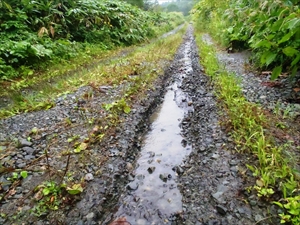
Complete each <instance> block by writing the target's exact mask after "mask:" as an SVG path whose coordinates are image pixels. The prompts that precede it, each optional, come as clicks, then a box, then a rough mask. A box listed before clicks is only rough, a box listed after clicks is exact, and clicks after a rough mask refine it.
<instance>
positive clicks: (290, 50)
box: [282, 46, 299, 57]
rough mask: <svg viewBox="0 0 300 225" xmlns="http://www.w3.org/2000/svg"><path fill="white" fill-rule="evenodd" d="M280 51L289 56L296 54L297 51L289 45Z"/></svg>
mask: <svg viewBox="0 0 300 225" xmlns="http://www.w3.org/2000/svg"><path fill="white" fill-rule="evenodd" d="M282 52H283V53H284V54H285V55H286V56H289V57H291V56H293V55H296V54H298V53H299V52H298V51H297V50H296V49H294V48H292V47H290V46H288V47H286V48H284V49H282Z"/></svg>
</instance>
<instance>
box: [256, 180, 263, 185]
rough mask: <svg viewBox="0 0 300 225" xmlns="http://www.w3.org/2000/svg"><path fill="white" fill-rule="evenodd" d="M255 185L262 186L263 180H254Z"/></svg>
mask: <svg viewBox="0 0 300 225" xmlns="http://www.w3.org/2000/svg"><path fill="white" fill-rule="evenodd" d="M256 185H257V186H259V187H262V186H264V182H263V181H262V180H256Z"/></svg>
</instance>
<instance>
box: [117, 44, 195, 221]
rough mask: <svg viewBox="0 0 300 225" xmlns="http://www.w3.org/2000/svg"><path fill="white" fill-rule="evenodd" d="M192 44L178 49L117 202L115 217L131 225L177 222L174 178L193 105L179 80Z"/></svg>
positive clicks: (179, 205)
mask: <svg viewBox="0 0 300 225" xmlns="http://www.w3.org/2000/svg"><path fill="white" fill-rule="evenodd" d="M191 41H192V39H191V38H189V39H187V41H186V42H185V43H184V44H183V45H182V46H181V50H182V54H181V56H180V58H179V59H178V64H177V67H178V68H179V70H178V71H177V73H175V74H173V75H172V76H173V80H174V81H173V83H172V84H171V85H170V86H169V87H168V90H167V92H166V94H165V96H164V100H163V103H162V104H161V105H160V106H159V107H158V108H157V110H156V112H155V113H154V114H153V115H152V116H151V118H150V122H151V128H150V131H149V132H148V134H146V135H145V137H144V139H143V142H142V148H141V152H140V156H139V159H138V160H137V168H136V169H135V170H134V172H133V173H132V174H131V175H130V176H131V177H130V178H129V179H130V180H131V182H130V183H129V184H128V185H127V190H128V192H127V193H125V194H124V195H123V196H122V197H121V199H120V207H119V209H118V212H117V213H116V214H115V217H117V218H120V217H125V218H126V220H127V221H128V222H130V223H131V224H138V225H142V224H161V223H168V222H169V221H173V220H175V219H176V216H177V215H178V214H180V213H181V211H182V196H181V193H180V191H179V189H178V188H177V177H178V175H179V174H180V173H181V172H182V168H181V164H182V161H183V159H184V157H185V156H186V155H187V154H189V153H190V152H191V150H192V149H191V146H190V145H188V144H187V141H186V140H185V139H184V137H182V133H181V123H182V120H183V118H184V116H185V115H186V114H188V113H190V112H192V111H193V105H192V102H191V101H190V100H189V97H188V96H187V95H186V94H185V93H184V92H183V90H182V89H181V86H182V80H183V78H185V77H186V76H189V74H191V73H192V70H193V69H192V62H191Z"/></svg>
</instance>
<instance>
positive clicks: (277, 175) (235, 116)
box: [196, 31, 300, 224]
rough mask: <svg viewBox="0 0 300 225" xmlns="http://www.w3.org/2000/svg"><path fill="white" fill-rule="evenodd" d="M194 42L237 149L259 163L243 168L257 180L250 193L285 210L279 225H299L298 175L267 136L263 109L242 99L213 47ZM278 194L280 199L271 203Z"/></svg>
mask: <svg viewBox="0 0 300 225" xmlns="http://www.w3.org/2000/svg"><path fill="white" fill-rule="evenodd" d="M198 33H200V31H198ZM196 42H197V45H198V47H199V48H200V55H201V63H202V65H203V66H204V67H205V71H206V74H207V75H209V76H210V77H211V78H212V80H213V83H214V86H215V91H216V96H217V97H218V99H219V100H220V101H219V102H220V104H221V106H222V108H223V109H225V112H226V115H227V117H228V121H226V124H225V125H226V126H229V127H230V128H231V136H232V137H233V139H234V140H235V143H236V146H237V149H238V150H240V151H241V152H250V153H252V154H254V155H255V158H257V159H258V162H257V165H256V166H255V165H246V166H247V167H248V169H250V170H251V171H252V172H253V175H254V176H255V177H256V184H255V185H254V186H253V187H252V188H251V189H253V190H255V191H256V192H257V195H258V196H259V197H260V198H263V199H264V200H269V201H272V202H273V203H274V204H277V205H279V206H280V207H281V208H283V209H284V212H283V213H280V214H279V216H280V218H281V223H292V224H300V196H299V190H300V189H299V188H300V185H299V175H298V174H297V173H296V171H295V170H294V169H293V168H294V167H293V164H292V163H291V162H292V160H291V158H289V157H287V155H286V154H284V150H285V148H286V147H285V146H279V145H277V144H276V143H275V141H274V139H273V138H272V136H271V135H270V134H269V133H268V127H269V126H270V124H271V121H270V120H269V119H268V118H267V117H266V115H265V112H264V111H263V109H261V108H260V107H259V106H258V105H256V104H254V103H250V102H248V101H247V100H246V99H245V97H244V96H243V93H242V90H241V87H240V85H239V83H240V82H239V80H238V78H237V77H236V76H235V75H234V74H230V73H228V72H227V71H226V70H225V69H224V68H223V67H222V66H221V65H220V64H219V62H218V59H217V58H216V49H214V46H212V45H207V44H206V43H205V42H204V41H203V40H202V36H201V35H198V36H197V38H196ZM278 191H279V192H280V194H281V196H282V197H283V198H281V199H274V198H273V197H274V194H275V192H278Z"/></svg>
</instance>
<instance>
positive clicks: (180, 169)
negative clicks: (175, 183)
mask: <svg viewBox="0 0 300 225" xmlns="http://www.w3.org/2000/svg"><path fill="white" fill-rule="evenodd" d="M172 170H173V171H175V172H176V173H177V174H178V175H181V174H183V173H184V170H183V169H182V167H181V166H174V167H173V168H172Z"/></svg>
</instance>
